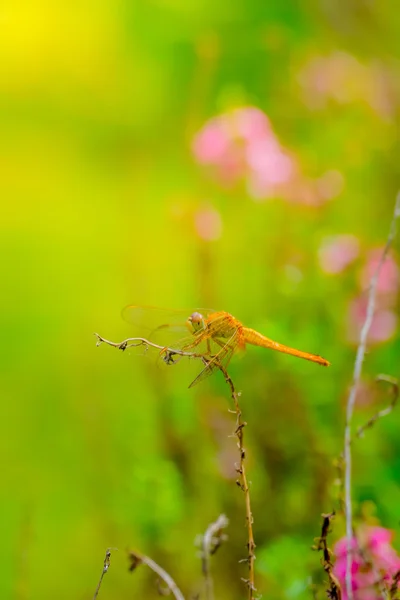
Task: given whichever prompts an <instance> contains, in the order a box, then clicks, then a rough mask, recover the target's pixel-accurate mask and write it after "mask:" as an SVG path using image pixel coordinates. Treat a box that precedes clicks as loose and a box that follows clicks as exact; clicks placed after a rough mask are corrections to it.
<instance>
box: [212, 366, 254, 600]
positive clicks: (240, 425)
mask: <svg viewBox="0 0 400 600" xmlns="http://www.w3.org/2000/svg"><path fill="white" fill-rule="evenodd" d="M219 369H220V371H222V373H223V374H224V377H225V380H226V383H227V384H228V385H229V388H230V390H231V396H232V400H233V402H234V405H235V414H236V429H235V435H236V437H237V446H238V448H239V464H238V466H237V468H236V471H237V473H238V475H239V478H238V480H237V484H238V486H239V487H240V489H241V490H242V491H243V493H244V497H245V505H246V522H247V536H248V542H247V550H248V555H247V559H246V561H247V563H248V566H249V577H248V579H243V581H244V582H245V583H246V584H247V586H248V589H249V596H248V598H249V600H254V592H255V591H256V587H255V584H254V560H255V558H256V556H255V554H254V550H255V548H256V545H255V542H254V534H253V514H252V512H251V502H250V488H249V484H248V481H247V475H246V467H245V459H246V450H245V448H244V445H243V430H244V428H245V427H246V425H247V423H246V422H245V421H243V420H242V411H241V408H240V404H239V393H238V392H237V391H236V390H235V386H234V384H233V381H232V379H231V377H230V375H229V374H228V372H227V370H226V369H225V368H224V367H223V366H222V365H219Z"/></svg>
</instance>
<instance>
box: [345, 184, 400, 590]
mask: <svg viewBox="0 0 400 600" xmlns="http://www.w3.org/2000/svg"><path fill="white" fill-rule="evenodd" d="M399 216H400V193H399V194H398V195H397V198H396V203H395V208H394V213H393V218H392V221H391V224H390V231H389V235H388V238H387V241H386V245H385V248H384V249H383V252H382V255H381V257H380V260H379V263H378V266H377V269H376V271H375V273H374V275H373V277H372V279H371V283H370V287H369V294H368V304H367V314H366V317H365V321H364V325H363V327H362V329H361V333H360V342H359V344H358V348H357V354H356V360H355V363H354V371H353V383H352V386H351V389H350V393H349V397H348V400H347V409H346V427H345V433H344V462H345V479H344V488H345V514H346V538H347V557H346V558H347V560H346V594H347V598H348V600H353V589H352V584H351V583H352V582H351V558H352V557H351V551H352V538H353V509H352V499H351V472H352V471H351V437H352V436H351V421H352V418H353V411H354V404H355V400H356V393H357V387H358V384H359V381H360V377H361V371H362V365H363V361H364V356H365V351H366V348H367V338H368V333H369V330H370V327H371V324H372V320H373V317H374V312H375V299H376V288H377V283H378V279H379V275H380V272H381V268H382V266H383V263H384V262H385V259H386V256H387V253H388V251H389V248H390V246H391V244H392V242H393V240H394V238H395V235H396V221H397V218H398V217H399Z"/></svg>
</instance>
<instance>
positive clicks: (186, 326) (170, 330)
mask: <svg viewBox="0 0 400 600" xmlns="http://www.w3.org/2000/svg"><path fill="white" fill-rule="evenodd" d="M188 313H189V311H182V310H168V309H160V308H155V307H150V306H135V305H129V306H126V307H125V308H124V309H123V311H122V315H123V317H124V319H125V320H126V321H128V322H129V323H133V324H135V325H137V326H139V327H140V329H141V330H142V332H143V330H146V329H147V332H146V337H147V338H148V339H149V340H151V341H155V340H156V339H158V338H159V339H161V340H162V345H161V346H160V345H156V346H157V347H158V348H161V351H160V355H161V356H162V358H163V360H164V362H166V363H167V364H172V363H175V362H177V360H178V359H179V358H181V357H182V356H189V357H190V356H192V357H196V358H201V359H202V360H203V363H204V368H203V370H202V371H201V372H200V373H199V375H198V376H197V377H196V379H195V380H194V381H192V383H191V384H190V385H189V387H193V386H194V385H196V384H197V383H200V381H203V380H204V379H205V378H206V377H208V376H209V375H211V374H212V373H213V372H214V371H215V370H217V369H218V368H219V366H220V365H222V366H223V367H224V368H225V369H226V368H227V366H228V364H229V362H230V360H231V358H232V356H233V355H234V354H235V353H236V352H239V351H243V350H244V349H245V348H246V344H251V345H253V346H261V347H262V348H268V349H270V350H276V351H277V352H283V353H284V354H291V355H292V356H297V357H298V358H304V359H305V360H309V361H311V362H314V363H317V364H319V365H322V366H324V367H328V366H329V365H330V363H329V361H327V360H326V359H325V358H322V357H321V356H318V355H316V354H310V353H309V352H303V351H302V350H297V349H296V348H290V347H289V346H285V345H284V344H280V343H279V342H275V341H274V340H271V339H269V338H267V337H265V335H263V334H261V333H259V332H258V331H255V330H254V329H250V328H248V327H245V326H244V325H243V324H242V323H241V322H240V321H239V320H238V319H236V318H235V317H233V316H232V315H230V314H229V313H227V312H224V311H219V312H217V311H214V310H210V309H197V310H195V311H194V312H192V313H191V314H188ZM182 332H186V335H185V336H183V337H179V334H182ZM159 336H160V337H159ZM168 339H169V340H170V341H168ZM167 342H168V343H167Z"/></svg>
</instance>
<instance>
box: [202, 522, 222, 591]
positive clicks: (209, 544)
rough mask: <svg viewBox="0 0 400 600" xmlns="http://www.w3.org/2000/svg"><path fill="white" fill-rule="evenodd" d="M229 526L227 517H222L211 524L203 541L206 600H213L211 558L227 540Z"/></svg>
mask: <svg viewBox="0 0 400 600" xmlns="http://www.w3.org/2000/svg"><path fill="white" fill-rule="evenodd" d="M227 525H228V519H227V518H226V516H225V515H220V516H219V517H218V519H217V520H216V521H215V522H214V523H211V524H210V525H209V526H208V527H207V529H206V531H205V533H204V535H203V536H202V539H201V570H202V572H203V577H204V589H205V596H206V600H213V598H214V586H213V580H212V577H211V572H210V556H211V555H212V554H215V552H216V551H217V550H218V548H219V547H220V545H221V544H222V542H223V541H224V539H225V535H224V533H223V530H224V529H225V528H226V527H227Z"/></svg>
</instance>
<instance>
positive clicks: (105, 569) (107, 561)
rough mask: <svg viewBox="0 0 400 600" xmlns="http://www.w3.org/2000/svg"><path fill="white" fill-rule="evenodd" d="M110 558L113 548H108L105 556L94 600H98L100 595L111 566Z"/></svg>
mask: <svg viewBox="0 0 400 600" xmlns="http://www.w3.org/2000/svg"><path fill="white" fill-rule="evenodd" d="M114 550H115V548H114ZM110 560H111V548H107V550H106V555H105V557H104V564H103V570H102V572H101V575H100V579H99V583H98V584H97V587H96V591H95V593H94V596H93V600H96V598H97V596H98V595H99V591H100V587H101V584H102V582H103V577H104V575H105V574H106V573H107V572H108V569H109V567H110Z"/></svg>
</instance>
